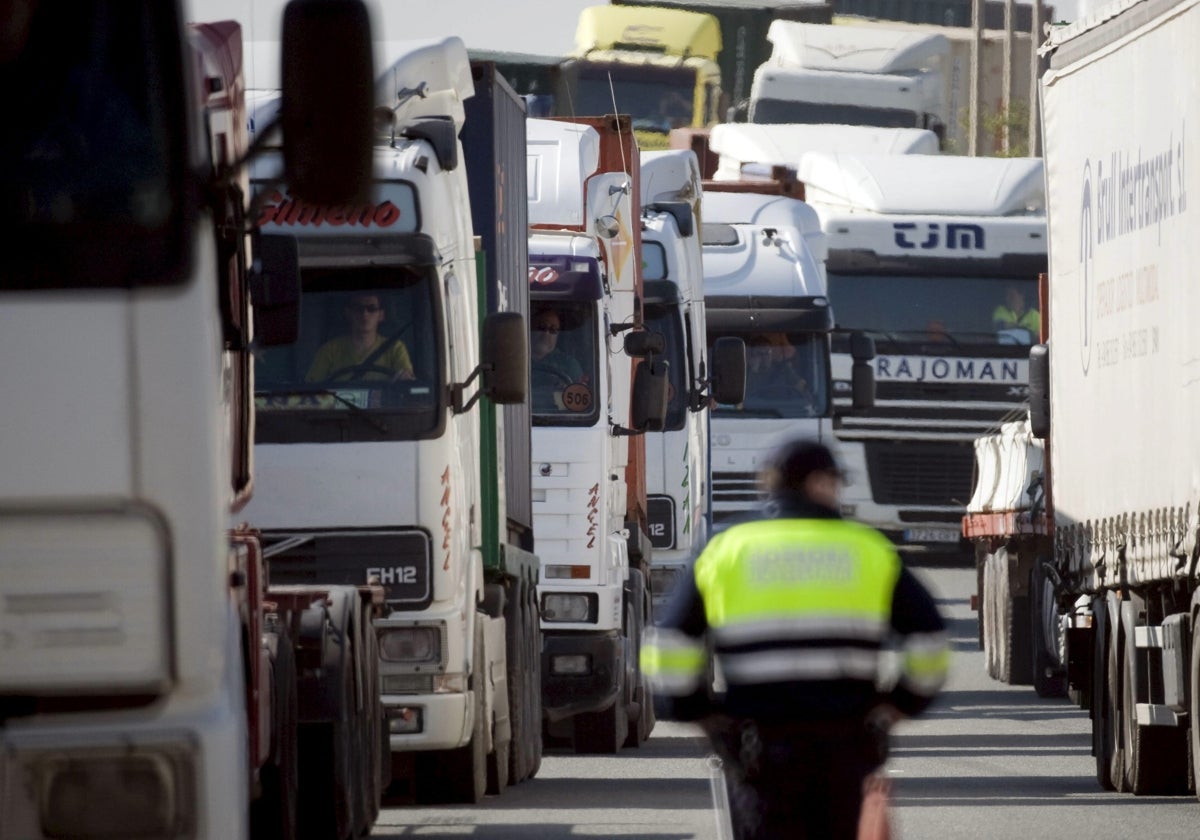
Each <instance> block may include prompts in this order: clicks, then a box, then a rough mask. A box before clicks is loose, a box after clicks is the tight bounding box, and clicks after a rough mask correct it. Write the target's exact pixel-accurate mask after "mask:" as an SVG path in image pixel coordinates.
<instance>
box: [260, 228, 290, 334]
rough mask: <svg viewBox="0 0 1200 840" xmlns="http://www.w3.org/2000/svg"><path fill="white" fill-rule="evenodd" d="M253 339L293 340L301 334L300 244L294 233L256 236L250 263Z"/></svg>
mask: <svg viewBox="0 0 1200 840" xmlns="http://www.w3.org/2000/svg"><path fill="white" fill-rule="evenodd" d="M250 301H251V303H252V304H253V305H254V341H255V343H256V344H257V345H259V346H260V347H277V346H279V345H281V344H295V342H296V338H297V337H298V336H299V334H300V248H299V245H297V243H296V237H294V236H280V235H267V234H263V235H261V236H259V237H258V238H257V239H256V240H255V242H254V262H253V264H252V265H251V266H250Z"/></svg>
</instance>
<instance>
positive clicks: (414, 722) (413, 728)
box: [383, 693, 475, 752]
mask: <svg viewBox="0 0 1200 840" xmlns="http://www.w3.org/2000/svg"><path fill="white" fill-rule="evenodd" d="M470 700H471V695H470V694H460V693H454V694H385V695H383V717H384V721H385V724H386V725H387V727H388V733H389V734H388V743H389V744H390V745H391V748H392V752H416V751H426V750H453V749H457V748H458V747H461V746H462V745H463V744H465V743H467V741H468V740H470V737H471V732H472V729H473V726H474V723H475V722H474V721H473V720H472V719H471V716H472V715H473V714H474V708H475V706H474V704H473V703H471V702H469V701H470Z"/></svg>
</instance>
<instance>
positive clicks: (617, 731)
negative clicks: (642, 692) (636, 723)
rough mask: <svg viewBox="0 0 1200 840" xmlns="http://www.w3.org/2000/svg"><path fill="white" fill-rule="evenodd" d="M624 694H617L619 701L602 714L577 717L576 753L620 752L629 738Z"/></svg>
mask: <svg viewBox="0 0 1200 840" xmlns="http://www.w3.org/2000/svg"><path fill="white" fill-rule="evenodd" d="M623 693H624V692H617V699H616V700H614V701H613V704H612V705H611V706H609V707H608V708H607V709H605V710H604V711H602V712H587V713H585V714H581V715H576V716H575V719H574V721H573V723H574V725H575V752H577V753H596V754H599V755H616V754H617V753H618V752H619V751H620V749H621V746H622V745H623V744H624V743H625V739H626V738H628V737H629V717H628V715H627V714H626V713H625V704H624V703H623V702H622V700H621V698H622V695H623Z"/></svg>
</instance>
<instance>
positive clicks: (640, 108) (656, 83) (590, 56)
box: [558, 5, 721, 150]
mask: <svg viewBox="0 0 1200 840" xmlns="http://www.w3.org/2000/svg"><path fill="white" fill-rule="evenodd" d="M720 51H721V29H720V25H719V24H718V22H717V19H716V18H715V17H713V16H712V15H707V14H701V13H700V12H692V11H686V10H683V9H672V8H664V7H644V6H618V5H613V6H590V7H588V8H586V9H584V10H583V11H582V12H581V13H580V15H579V25H578V27H577V28H576V30H575V51H574V52H573V54H572V55H571V57H570V58H569V59H568V60H567V61H566V62H564V63H563V65H562V68H561V73H562V75H563V77H564V81H565V83H566V84H567V85H568V86H569V89H570V91H571V102H570V105H571V108H572V109H573V110H572V111H571V113H576V114H607V113H610V112H612V111H613V110H614V109H616V110H618V111H619V112H620V113H625V114H630V115H631V116H632V118H633V128H634V131H635V132H636V133H637V137H638V143H639V145H640V147H641V148H643V149H648V150H652V149H665V148H667V135H668V134H669V133H670V131H671V129H673V128H688V127H694V128H702V127H704V126H707V125H711V124H713V123H715V122H716V121H717V120H718V119H719V115H720V113H721V68H720V67H719V66H718V65H717V62H716V58H717V55H718V54H719V53H720ZM614 99H615V103H614ZM567 104H568V103H566V102H563V101H561V100H560V101H559V102H558V112H559V113H564V112H565V109H564V106H565V105H567Z"/></svg>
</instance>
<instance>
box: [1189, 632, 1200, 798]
mask: <svg viewBox="0 0 1200 840" xmlns="http://www.w3.org/2000/svg"><path fill="white" fill-rule="evenodd" d="M1188 682H1189V683H1190V687H1191V691H1190V692H1189V694H1188V721H1189V722H1190V724H1191V725H1190V726H1189V727H1188V741H1189V746H1190V747H1191V749H1190V751H1189V752H1188V755H1189V758H1190V761H1189V763H1190V764H1191V768H1192V788H1193V790H1194V791H1195V792H1196V796H1197V798H1200V781H1198V780H1197V778H1196V777H1197V776H1198V775H1200V717H1197V715H1200V616H1197V615H1195V614H1193V615H1192V656H1191V662H1190V667H1189V668H1188Z"/></svg>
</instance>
